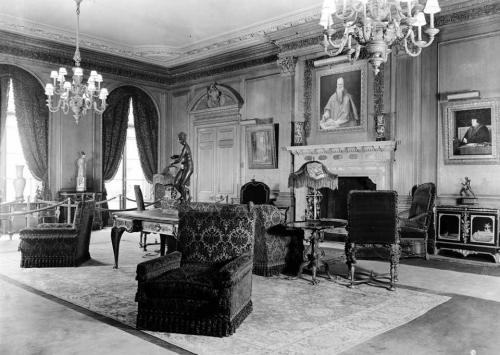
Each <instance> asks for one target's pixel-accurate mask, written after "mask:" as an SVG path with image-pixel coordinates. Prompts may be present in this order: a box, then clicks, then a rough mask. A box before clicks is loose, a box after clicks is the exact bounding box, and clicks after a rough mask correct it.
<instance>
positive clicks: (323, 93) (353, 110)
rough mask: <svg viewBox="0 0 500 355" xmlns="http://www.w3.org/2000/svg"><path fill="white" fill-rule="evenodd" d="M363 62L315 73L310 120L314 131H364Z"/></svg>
mask: <svg viewBox="0 0 500 355" xmlns="http://www.w3.org/2000/svg"><path fill="white" fill-rule="evenodd" d="M366 80H367V63H366V61H359V62H356V63H354V64H350V63H345V64H338V65H335V66H333V67H332V68H319V69H317V70H316V75H315V83H316V85H315V87H316V89H315V90H314V92H313V95H315V97H316V104H315V112H314V114H313V117H314V118H313V120H314V121H316V122H315V125H316V127H317V130H318V132H320V133H321V132H345V131H357V130H366V115H367V114H366V110H367V107H366V105H367V101H366V92H367V83H366Z"/></svg>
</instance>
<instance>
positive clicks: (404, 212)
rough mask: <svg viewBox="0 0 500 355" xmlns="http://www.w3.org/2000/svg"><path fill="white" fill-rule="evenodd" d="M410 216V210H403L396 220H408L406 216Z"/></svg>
mask: <svg viewBox="0 0 500 355" xmlns="http://www.w3.org/2000/svg"><path fill="white" fill-rule="evenodd" d="M409 215H410V210H404V211H401V212H399V213H398V218H400V219H408V216H409Z"/></svg>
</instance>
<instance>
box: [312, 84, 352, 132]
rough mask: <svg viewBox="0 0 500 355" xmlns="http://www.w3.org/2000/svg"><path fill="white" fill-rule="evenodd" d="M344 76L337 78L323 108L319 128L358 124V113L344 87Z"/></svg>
mask: <svg viewBox="0 0 500 355" xmlns="http://www.w3.org/2000/svg"><path fill="white" fill-rule="evenodd" d="M344 85H345V83H344V78H343V77H339V78H337V86H336V90H335V92H334V93H333V94H332V95H331V96H330V98H329V99H328V102H327V103H326V105H325V106H324V108H323V114H322V116H321V119H320V122H319V126H320V128H321V129H325V130H328V129H334V128H340V127H353V126H358V125H359V114H358V110H357V108H356V105H355V103H354V100H353V97H352V95H351V94H350V93H349V92H348V91H347V90H346V89H345V86H344Z"/></svg>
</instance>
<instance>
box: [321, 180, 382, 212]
mask: <svg viewBox="0 0 500 355" xmlns="http://www.w3.org/2000/svg"><path fill="white" fill-rule="evenodd" d="M338 179H339V182H338V188H337V189H336V190H331V189H329V188H321V189H319V192H320V193H321V195H322V198H321V202H320V218H342V219H347V194H348V193H349V191H351V190H376V189H377V185H376V184H374V183H373V181H371V180H370V178H369V177H367V176H341V177H339V178H338Z"/></svg>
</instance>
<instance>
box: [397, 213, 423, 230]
mask: <svg viewBox="0 0 500 355" xmlns="http://www.w3.org/2000/svg"><path fill="white" fill-rule="evenodd" d="M427 216H428V214H427V213H421V214H419V215H416V216H413V217H412V218H402V219H400V223H399V224H400V226H401V227H407V228H420V229H422V228H424V227H425V226H424V223H425V219H426V218H427Z"/></svg>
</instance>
